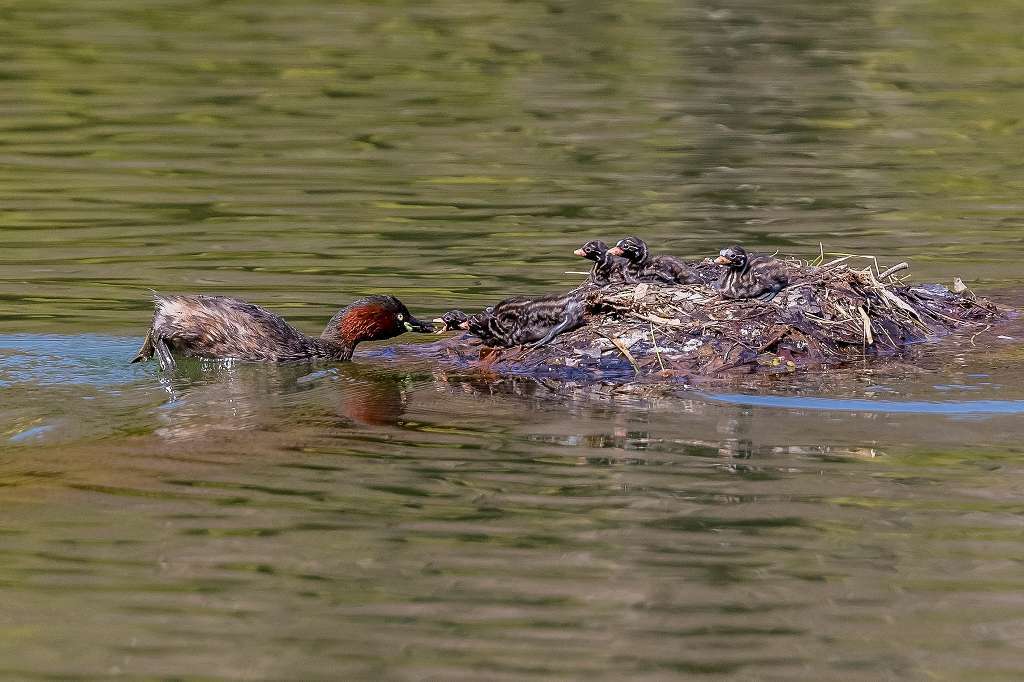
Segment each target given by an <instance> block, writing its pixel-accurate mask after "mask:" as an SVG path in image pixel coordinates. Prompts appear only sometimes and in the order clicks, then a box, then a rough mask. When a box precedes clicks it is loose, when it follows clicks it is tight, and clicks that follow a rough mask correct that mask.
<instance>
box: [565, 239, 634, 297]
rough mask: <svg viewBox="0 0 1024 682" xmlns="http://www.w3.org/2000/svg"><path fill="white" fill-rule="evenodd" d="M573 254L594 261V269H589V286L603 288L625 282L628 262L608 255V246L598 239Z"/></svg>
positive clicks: (592, 240)
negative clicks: (594, 285) (614, 283)
mask: <svg viewBox="0 0 1024 682" xmlns="http://www.w3.org/2000/svg"><path fill="white" fill-rule="evenodd" d="M573 253H574V254H575V255H577V256H579V257H580V258H586V259H587V260H591V261H594V267H592V268H591V269H590V283H591V284H596V285H597V286H600V287H603V286H605V285H607V284H611V283H613V282H625V281H626V271H627V270H628V269H629V261H628V260H626V259H625V258H622V257H621V256H613V255H612V254H610V253H608V245H607V244H605V243H604V242H603V241H601V240H600V239H591V240H590V241H589V242H587V243H586V244H584V245H583V246H581V247H580V248H578V249H576V250H575V251H573Z"/></svg>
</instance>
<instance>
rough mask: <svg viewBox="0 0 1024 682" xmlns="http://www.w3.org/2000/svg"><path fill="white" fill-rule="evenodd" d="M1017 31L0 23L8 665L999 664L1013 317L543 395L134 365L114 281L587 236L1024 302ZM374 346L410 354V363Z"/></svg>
mask: <svg viewBox="0 0 1024 682" xmlns="http://www.w3.org/2000/svg"><path fill="white" fill-rule="evenodd" d="M1021 25H1024V8H1022V7H1021V5H1019V3H987V4H978V5H977V6H974V5H964V4H962V3H950V2H938V1H930V0H924V1H921V2H904V1H897V2H889V3H871V2H868V3H865V2H847V3H842V2H840V3H835V2H833V3H817V2H809V1H805V0H801V1H798V0H783V1H782V2H776V3H763V2H747V1H743V0H741V1H739V2H734V3H726V4H710V3H706V2H683V3H670V2H663V1H661V0H652V1H651V2H638V3H611V2H601V1H597V2H595V1H594V0H587V2H575V1H573V0H566V1H563V0H550V1H544V2H530V1H524V2H489V1H488V0H482V1H477V2H472V3H470V2H462V1H461V0H451V1H447V2H428V3H422V2H403V1H400V0H399V1H396V2H387V3H377V2H343V3H338V2H289V3H276V2H265V1H261V0H256V1H252V2H244V3H242V2H176V3H170V2H146V3H129V2H124V1H123V0H103V1H101V2H84V1H83V2H76V1H72V2H61V3H56V2H43V1H41V2H25V3H7V4H2V5H0V239H2V243H3V247H4V248H3V249H2V250H0V509H2V510H3V511H2V513H0V554H2V556H0V559H2V560H0V598H2V601H3V603H4V608H3V609H0V676H4V677H10V678H18V679H35V678H38V679H50V678H54V679H66V678H69V677H71V678H96V679H107V678H110V677H113V676H117V675H122V676H126V677H129V678H144V679H282V678H287V679H327V678H334V679H337V678H349V679H352V678H356V679H524V678H546V679H579V678H599V679H624V678H629V679H652V680H653V679H666V678H670V677H698V676H704V677H716V676H717V677H733V678H739V679H786V680H790V679H808V680H819V679H908V678H916V679H921V678H925V679H957V680H959V679H963V680H967V679H971V680H973V679H1007V680H1010V679H1019V678H1020V676H1021V670H1022V669H1024V646H1022V642H1024V599H1022V596H1021V595H1022V594H1024V572H1022V570H1021V561H1022V559H1024V498H1022V492H1021V491H1022V490H1024V466H1022V464H1021V461H1022V460H1021V457H1022V449H1024V445H1022V440H1024V370H1022V369H1021V367H1022V360H1024V351H1022V350H1021V344H1020V339H1021V338H1024V324H1021V323H1019V322H1011V323H1010V324H1009V325H1007V326H1006V327H1005V328H1001V329H1000V330H998V333H997V332H992V333H986V334H981V335H978V336H974V335H973V334H964V335H960V336H957V337H955V338H953V339H950V340H949V341H948V342H947V343H945V344H943V346H942V347H941V348H939V349H935V350H933V351H929V352H924V353H922V354H921V356H920V357H915V358H912V359H911V360H912V361H908V362H906V363H905V364H901V365H897V366H889V367H885V368H879V367H871V366H867V367H859V368H851V369H850V370H849V371H844V372H841V373H836V374H830V375H825V376H797V377H789V378H785V379H778V380H773V381H771V382H770V383H767V384H765V383H761V384H755V383H751V382H746V381H737V382H736V383H735V385H731V386H728V387H725V388H721V389H718V388H716V389H714V390H711V389H707V390H695V391H691V392H688V393H686V394H684V395H682V396H677V397H664V398H646V399H643V398H639V397H636V396H632V395H629V394H628V393H626V392H621V393H612V392H609V391H595V392H588V391H576V392H573V393H572V394H571V395H565V394H558V393H552V392H551V391H550V390H549V389H548V388H546V387H545V386H543V385H540V384H536V383H533V382H531V381H529V380H517V381H515V382H511V381H508V382H495V381H492V380H491V379H490V378H489V377H487V376H483V375H476V374H471V373H465V372H462V373H459V372H452V371H450V370H448V369H445V368H443V367H438V366H436V365H435V364H433V363H431V362H429V361H426V360H423V359H416V357H415V354H411V355H403V354H402V353H397V354H395V353H392V352H390V351H388V350H387V349H385V348H381V347H376V348H373V347H367V348H365V349H364V348H362V347H361V349H360V352H358V353H357V356H356V362H354V363H351V364H347V365H335V366H331V365H328V366H305V365H296V366H283V367H264V366H251V365H244V364H243V365H235V366H233V367H214V366H206V365H202V364H199V363H189V362H185V363H183V365H182V368H181V371H180V372H178V373H176V374H175V375H172V376H166V375H161V374H160V373H159V372H158V371H156V368H155V366H154V365H153V364H152V363H150V364H148V365H128V364H127V360H128V359H129V358H131V356H132V355H133V353H134V351H135V350H136V348H137V347H138V344H139V343H140V341H141V334H142V332H143V331H144V329H145V327H146V324H147V322H148V318H149V314H150V303H149V296H150V293H149V290H150V289H151V288H152V289H157V290H161V291H201V292H208V293H225V294H232V295H238V296H242V297H245V298H247V299H250V300H253V301H256V302H258V303H261V304H264V305H266V306H268V307H270V308H272V309H274V310H277V311H279V312H281V313H283V314H284V315H286V316H287V317H288V318H289V319H290V320H293V321H295V322H296V324H298V325H299V326H301V327H302V328H303V329H306V330H307V331H310V332H312V331H314V330H318V329H319V328H320V327H322V325H323V323H324V321H325V320H326V319H327V318H328V317H329V316H330V315H331V314H332V313H333V312H334V310H336V309H337V308H338V307H339V306H340V305H342V304H343V303H345V302H346V301H349V300H351V299H352V298H354V297H356V296H358V295H361V294H364V293H369V292H378V291H386V292H390V293H394V294H396V295H398V296H400V297H401V298H402V299H403V300H404V301H405V302H406V303H407V304H408V306H409V307H410V309H411V310H413V312H415V313H417V314H419V315H421V316H431V315H434V314H436V313H439V312H441V311H443V310H445V309H447V308H449V307H454V306H461V307H466V308H473V307H474V306H481V305H483V304H485V303H489V302H493V301H494V300H496V299H498V298H501V297H503V296H506V295H510V294H514V293H540V292H546V291H556V290H559V289H564V288H566V287H568V286H571V285H573V284H575V282H576V281H578V279H579V276H578V275H573V274H566V272H567V271H580V270H584V269H585V267H583V264H582V261H579V260H578V259H574V258H573V257H572V255H571V251H572V249H573V248H575V247H577V246H578V245H579V244H580V243H581V242H583V241H585V240H586V239H589V238H593V237H599V236H600V237H605V238H608V239H614V238H615V237H618V236H621V235H623V234H625V233H629V232H635V233H639V234H641V235H644V236H645V237H647V238H648V239H649V240H650V241H651V242H652V243H653V244H655V245H656V246H657V248H658V249H660V250H665V251H669V252H673V253H677V254H679V255H684V256H688V257H689V256H693V257H697V256H703V255H707V254H710V253H713V252H714V251H717V249H719V248H720V247H721V246H723V245H725V243H728V242H732V241H742V242H743V243H745V244H747V245H750V246H753V247H755V248H758V249H762V250H774V249H781V250H784V251H786V252H787V253H791V254H795V255H802V256H812V255H814V254H816V253H817V252H818V249H819V243H824V248H825V249H826V250H828V251H832V252H836V253H843V252H856V253H860V254H873V255H877V256H878V257H879V258H881V259H882V260H883V262H885V263H890V262H897V261H899V260H909V261H911V262H912V263H913V266H914V267H913V273H914V276H915V277H916V278H918V279H920V280H933V281H942V282H946V283H948V282H949V281H950V280H951V279H952V277H953V276H954V275H959V276H961V277H963V278H964V280H965V281H966V282H967V283H968V284H969V285H970V286H971V287H972V288H973V289H974V290H976V291H978V292H980V293H984V294H990V295H993V296H995V297H996V298H998V299H1000V300H1002V301H1004V302H1008V303H1011V304H1014V305H1017V306H1020V305H1021V303H1022V301H1024V296H1022V295H1021V293H1020V292H1021V290H1022V288H1024V269H1022V268H1021V267H1020V262H1021V259H1022V258H1024V200H1022V198H1021V197H1024V180H1022V178H1024V173H1022V171H1024V161H1022V160H1021V154H1020V149H1021V148H1022V144H1024V118H1022V114H1021V112H1024V68H1022V66H1021V65H1022V64H1024V41H1022V39H1021V31H1020V26H1021ZM402 340H403V341H404V340H405V338H403V339H402Z"/></svg>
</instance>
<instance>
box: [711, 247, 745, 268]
mask: <svg viewBox="0 0 1024 682" xmlns="http://www.w3.org/2000/svg"><path fill="white" fill-rule="evenodd" d="M715 263H717V264H719V265H727V266H729V267H730V268H737V269H740V270H742V269H743V268H745V267H746V266H747V252H746V250H744V248H743V247H742V246H740V245H739V244H737V245H735V246H730V247H729V248H727V249H722V250H721V251H719V252H718V258H716V259H715Z"/></svg>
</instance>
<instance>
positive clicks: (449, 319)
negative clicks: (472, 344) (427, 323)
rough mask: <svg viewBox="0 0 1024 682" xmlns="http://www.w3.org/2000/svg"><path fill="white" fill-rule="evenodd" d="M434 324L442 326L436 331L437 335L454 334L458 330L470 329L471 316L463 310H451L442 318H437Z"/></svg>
mask: <svg viewBox="0 0 1024 682" xmlns="http://www.w3.org/2000/svg"><path fill="white" fill-rule="evenodd" d="M434 324H439V325H441V327H440V329H435V330H434V333H436V334H444V333H445V332H453V331H456V330H458V329H469V315H467V314H466V313H464V312H462V311H461V310H449V311H448V312H446V313H445V314H444V315H442V316H441V317H435V318H434Z"/></svg>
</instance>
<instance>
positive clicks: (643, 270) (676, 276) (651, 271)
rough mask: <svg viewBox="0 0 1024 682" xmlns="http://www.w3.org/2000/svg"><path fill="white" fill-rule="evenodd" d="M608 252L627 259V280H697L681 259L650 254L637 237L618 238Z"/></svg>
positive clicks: (685, 281)
mask: <svg viewBox="0 0 1024 682" xmlns="http://www.w3.org/2000/svg"><path fill="white" fill-rule="evenodd" d="M608 253H610V254H611V255H613V256H622V257H624V258H626V260H628V261H629V267H628V268H627V270H626V277H627V281H630V280H632V281H634V282H663V283H666V284H691V283H694V282H696V281H697V279H696V278H694V277H693V276H692V274H691V273H690V269H689V268H688V267H686V264H685V263H683V261H681V260H679V259H678V258H676V257H675V256H652V255H651V253H650V251H649V250H648V248H647V244H646V242H644V240H643V239H640V238H639V237H626V238H625V239H620V240H619V243H618V244H616V245H615V246H614V247H613V248H611V249H608Z"/></svg>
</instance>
